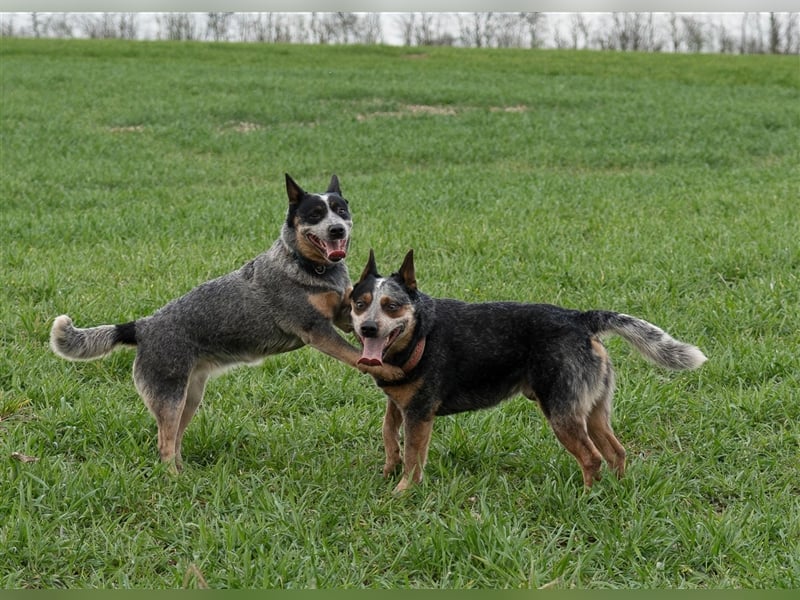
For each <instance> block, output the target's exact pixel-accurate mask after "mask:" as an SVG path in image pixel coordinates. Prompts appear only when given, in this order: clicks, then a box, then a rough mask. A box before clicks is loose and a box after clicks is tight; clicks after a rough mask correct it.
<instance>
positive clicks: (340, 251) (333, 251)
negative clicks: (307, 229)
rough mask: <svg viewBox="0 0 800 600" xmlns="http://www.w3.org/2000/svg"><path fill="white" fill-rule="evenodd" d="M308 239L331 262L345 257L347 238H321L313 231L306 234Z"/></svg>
mask: <svg viewBox="0 0 800 600" xmlns="http://www.w3.org/2000/svg"><path fill="white" fill-rule="evenodd" d="M306 237H307V238H308V241H310V242H311V243H312V244H314V246H316V247H317V248H318V249H319V251H320V252H322V254H323V256H325V258H327V259H328V260H329V261H331V262H339V261H340V260H342V259H344V258H345V257H347V238H342V239H341V240H323V239H322V238H319V237H317V236H315V235H314V234H313V233H308V234H306Z"/></svg>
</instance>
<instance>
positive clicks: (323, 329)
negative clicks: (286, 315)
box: [300, 321, 405, 381]
mask: <svg viewBox="0 0 800 600" xmlns="http://www.w3.org/2000/svg"><path fill="white" fill-rule="evenodd" d="M300 339H301V340H302V341H303V343H305V344H308V345H309V346H312V347H313V348H316V349H317V350H319V351H320V352H323V353H325V354H327V355H328V356H332V357H333V358H335V359H337V360H340V361H342V362H343V363H345V364H347V365H350V366H351V367H355V368H357V369H358V370H359V371H361V372H362V373H369V374H370V375H372V376H374V377H379V378H380V379H383V380H385V381H397V380H399V379H402V378H403V377H405V373H404V372H403V370H402V369H401V368H400V367H395V366H393V365H387V364H384V365H381V366H379V367H373V366H367V365H360V364H358V359H359V358H361V352H359V351H358V349H356V348H355V347H353V346H351V345H350V344H348V343H347V341H346V340H345V339H344V338H343V337H342V336H340V335H339V334H338V333H336V330H335V329H334V327H333V325H332V324H331V323H330V322H329V321H325V322H324V325H319V326H317V327H315V328H313V329H311V330H307V331H304V332H302V333H301V334H300Z"/></svg>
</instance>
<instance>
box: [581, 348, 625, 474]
mask: <svg viewBox="0 0 800 600" xmlns="http://www.w3.org/2000/svg"><path fill="white" fill-rule="evenodd" d="M593 345H594V346H595V351H596V352H597V353H598V354H599V355H600V356H602V357H603V358H604V361H603V364H602V367H601V373H600V379H599V383H598V391H597V400H596V401H595V402H594V405H593V406H592V408H591V410H590V411H589V414H588V415H587V417H586V429H587V430H588V432H589V437H590V438H592V441H593V442H594V444H595V445H596V446H597V448H598V450H600V454H602V455H603V458H605V459H606V462H607V463H608V466H609V468H611V469H612V470H613V471H614V472H615V473H616V474H617V477H622V476H623V475H624V474H625V448H623V447H622V444H620V442H619V440H618V439H617V437H616V436H615V435H614V430H613V429H611V399H612V397H613V396H614V369H613V367H612V366H611V361H610V360H609V359H608V355H607V354H606V352H605V348H603V346H602V345H601V344H600V342H597V341H594V342H593Z"/></svg>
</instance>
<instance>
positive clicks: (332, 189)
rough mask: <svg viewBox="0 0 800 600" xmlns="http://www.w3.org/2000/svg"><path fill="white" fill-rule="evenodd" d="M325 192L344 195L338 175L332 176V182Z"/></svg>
mask: <svg viewBox="0 0 800 600" xmlns="http://www.w3.org/2000/svg"><path fill="white" fill-rule="evenodd" d="M325 193H326V194H336V195H337V196H341V195H342V190H341V189H340V188H339V178H338V177H337V176H336V175H332V176H331V182H330V183H329V184H328V189H327V190H326V191H325Z"/></svg>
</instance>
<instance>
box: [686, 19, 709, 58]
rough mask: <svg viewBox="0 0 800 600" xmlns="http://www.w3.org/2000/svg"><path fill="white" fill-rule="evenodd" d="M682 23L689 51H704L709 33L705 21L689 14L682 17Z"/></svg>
mask: <svg viewBox="0 0 800 600" xmlns="http://www.w3.org/2000/svg"><path fill="white" fill-rule="evenodd" d="M681 23H682V24H683V31H684V36H683V39H684V41H685V42H686V50H687V51H688V52H702V51H703V50H704V49H705V47H706V43H707V35H706V32H705V28H704V27H703V23H702V22H700V21H699V20H698V19H696V18H695V17H691V16H688V15H684V16H682V17H681Z"/></svg>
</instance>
